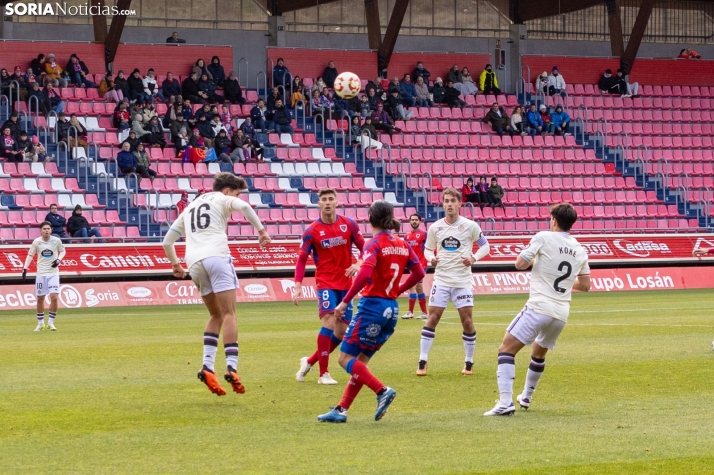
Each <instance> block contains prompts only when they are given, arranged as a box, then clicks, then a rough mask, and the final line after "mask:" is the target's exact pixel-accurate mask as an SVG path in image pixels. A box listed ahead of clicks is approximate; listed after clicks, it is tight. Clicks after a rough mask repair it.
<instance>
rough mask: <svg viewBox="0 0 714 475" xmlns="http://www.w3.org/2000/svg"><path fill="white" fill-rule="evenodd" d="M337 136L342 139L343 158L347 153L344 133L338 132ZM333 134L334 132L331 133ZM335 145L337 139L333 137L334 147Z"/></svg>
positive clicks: (342, 131)
mask: <svg viewBox="0 0 714 475" xmlns="http://www.w3.org/2000/svg"><path fill="white" fill-rule="evenodd" d="M337 132H338V133H339V136H340V137H341V138H342V158H343V159H344V158H345V154H346V153H347V144H346V143H345V131H344V130H338V131H337ZM333 133H334V132H333ZM336 144H337V137H335V145H336ZM335 150H337V147H335Z"/></svg>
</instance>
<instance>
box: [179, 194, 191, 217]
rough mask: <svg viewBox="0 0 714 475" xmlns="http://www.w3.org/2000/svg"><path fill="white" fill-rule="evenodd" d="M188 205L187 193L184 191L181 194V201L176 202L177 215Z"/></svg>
mask: <svg viewBox="0 0 714 475" xmlns="http://www.w3.org/2000/svg"><path fill="white" fill-rule="evenodd" d="M188 205H189V201H188V191H186V190H184V191H182V192H181V199H180V200H178V201H177V202H176V209H177V210H178V214H181V213H183V210H185V209H186V206H188Z"/></svg>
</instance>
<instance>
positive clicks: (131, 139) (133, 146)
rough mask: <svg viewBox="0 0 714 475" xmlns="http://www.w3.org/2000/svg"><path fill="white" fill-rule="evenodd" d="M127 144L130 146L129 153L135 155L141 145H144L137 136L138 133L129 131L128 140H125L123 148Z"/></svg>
mask: <svg viewBox="0 0 714 475" xmlns="http://www.w3.org/2000/svg"><path fill="white" fill-rule="evenodd" d="M125 143H128V144H129V151H130V152H131V153H134V152H136V150H137V149H138V148H139V144H140V143H142V141H141V140H140V139H139V137H137V136H136V132H134V131H133V130H131V131H129V135H128V136H127V138H125V139H124V141H123V142H122V146H124V144H125Z"/></svg>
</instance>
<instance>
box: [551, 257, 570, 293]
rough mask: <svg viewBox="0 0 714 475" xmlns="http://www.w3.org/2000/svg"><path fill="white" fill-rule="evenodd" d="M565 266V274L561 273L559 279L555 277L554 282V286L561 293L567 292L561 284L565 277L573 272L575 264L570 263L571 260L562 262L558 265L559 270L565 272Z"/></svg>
mask: <svg viewBox="0 0 714 475" xmlns="http://www.w3.org/2000/svg"><path fill="white" fill-rule="evenodd" d="M563 268H565V274H563V275H561V276H560V277H558V278H557V279H555V282H553V288H554V289H555V291H556V292H560V293H561V294H564V293H565V289H564V288H562V287H561V286H560V283H561V282H563V281H564V280H565V279H567V278H568V277H570V274H572V273H573V266H571V265H570V262H568V261H563V262H561V263H560V265H559V266H558V270H559V271H560V272H563Z"/></svg>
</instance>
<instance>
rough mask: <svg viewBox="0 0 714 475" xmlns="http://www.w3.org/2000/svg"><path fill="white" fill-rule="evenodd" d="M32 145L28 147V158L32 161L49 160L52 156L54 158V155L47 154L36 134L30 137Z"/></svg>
mask: <svg viewBox="0 0 714 475" xmlns="http://www.w3.org/2000/svg"><path fill="white" fill-rule="evenodd" d="M31 143H32V146H31V148H30V157H29V158H30V160H32V161H33V162H36V161H38V160H39V161H42V162H51V161H52V159H53V158H55V156H54V155H47V150H45V146H44V145H43V144H42V142H40V138H39V137H38V136H37V135H33V136H32V139H31Z"/></svg>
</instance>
